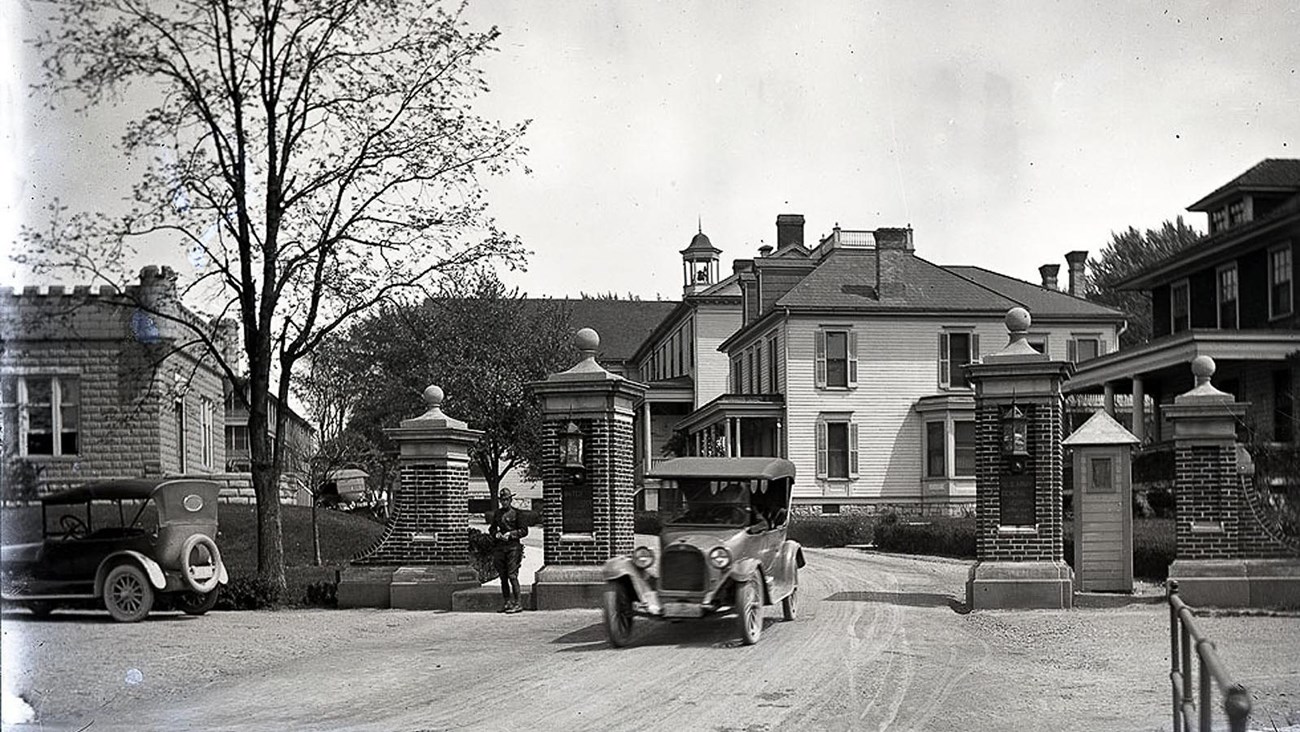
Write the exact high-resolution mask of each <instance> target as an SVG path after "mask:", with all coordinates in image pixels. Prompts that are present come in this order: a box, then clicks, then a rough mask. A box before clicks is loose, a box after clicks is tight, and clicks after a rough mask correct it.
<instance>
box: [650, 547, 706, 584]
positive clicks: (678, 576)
mask: <svg viewBox="0 0 1300 732" xmlns="http://www.w3.org/2000/svg"><path fill="white" fill-rule="evenodd" d="M660 572H661V573H662V575H663V578H662V580H661V582H660V587H662V588H663V589H665V590H680V591H686V592H699V591H701V590H703V589H704V555H703V554H701V553H700V550H698V549H695V548H692V547H681V548H680V549H679V548H675V547H670V548H669V549H668V551H666V552H664V556H663V563H662V566H661V568H660Z"/></svg>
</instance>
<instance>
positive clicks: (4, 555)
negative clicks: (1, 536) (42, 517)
mask: <svg viewBox="0 0 1300 732" xmlns="http://www.w3.org/2000/svg"><path fill="white" fill-rule="evenodd" d="M42 546H44V544H42V543H41V542H39V541H38V542H35V543H33V544H9V545H8V546H3V547H0V563H3V564H9V563H10V562H13V563H20V562H23V563H27V562H34V561H36V558H37V557H38V556H40V553H41V547H42Z"/></svg>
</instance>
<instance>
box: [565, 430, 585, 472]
mask: <svg viewBox="0 0 1300 732" xmlns="http://www.w3.org/2000/svg"><path fill="white" fill-rule="evenodd" d="M584 441H585V438H584V437H583V434H582V430H581V429H579V428H578V425H577V424H576V423H574V422H569V424H568V425H567V426H565V428H564V431H563V432H561V433H560V466H561V467H563V468H564V472H566V473H568V474H569V477H570V478H572V479H573V480H574V481H581V480H582V479H583V478H584V477H586V474H587V465H586V463H585V462H584V461H583V459H582V458H583V447H584V444H583V443H584Z"/></svg>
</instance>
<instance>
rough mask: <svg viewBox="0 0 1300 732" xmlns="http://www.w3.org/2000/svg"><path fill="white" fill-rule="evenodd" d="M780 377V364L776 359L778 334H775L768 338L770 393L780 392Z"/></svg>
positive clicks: (768, 382) (768, 381)
mask: <svg viewBox="0 0 1300 732" xmlns="http://www.w3.org/2000/svg"><path fill="white" fill-rule="evenodd" d="M779 379H780V372H779V371H778V364H777V359H776V336H775V335H773V336H772V337H771V338H768V339H767V384H768V389H767V391H768V393H769V394H780V393H781V385H780V384H779V383H777V382H778V381H779Z"/></svg>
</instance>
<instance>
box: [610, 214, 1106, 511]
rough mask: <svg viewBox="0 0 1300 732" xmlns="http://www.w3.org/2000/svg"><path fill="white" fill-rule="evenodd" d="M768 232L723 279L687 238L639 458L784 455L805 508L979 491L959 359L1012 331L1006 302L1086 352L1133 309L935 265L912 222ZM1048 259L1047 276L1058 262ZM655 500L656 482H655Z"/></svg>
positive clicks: (705, 252) (869, 507) (650, 348)
mask: <svg viewBox="0 0 1300 732" xmlns="http://www.w3.org/2000/svg"><path fill="white" fill-rule="evenodd" d="M776 226H777V237H776V242H777V244H776V246H775V247H762V248H760V250H759V256H758V257H755V258H753V259H739V260H736V261H735V262H734V265H733V268H732V274H731V275H729V276H728V277H726V278H723V279H717V271H718V268H717V256H718V254H719V253H720V250H718V249H716V248H715V247H713V245H712V243H711V242H710V241H709V240H708V238H707V237H706V236H704V234H703V233H702V232H701V233H698V234H696V236H695V238H694V239H693V240H692V242H691V244H690V245H689V246H688V247H687V248H686V249H684V250H682V256H683V264H684V271H685V277H684V280H683V285H684V288H685V293H684V297H683V302H682V304H681V305H679V306H678V307H677V308H676V309H675V310H674V312H673V313H672V314H671V315H670V316H669V318H668V319H666V320H665V321H664V322H663V323H662V324H661V325H660V327H659V328H657V329H655V331H654V333H653V334H652V335H651V337H650V338H649V339H648V340H647V341H646V342H645V343H643V344H642V346H641V348H639V349H638V350H637V356H636V359H637V365H638V373H637V374H635V376H639V378H640V380H641V381H644V382H647V383H648V384H649V390H648V391H647V393H646V398H645V402H644V404H643V405H642V406H641V408H640V410H639V412H638V424H637V445H638V450H637V460H636V462H637V463H638V470H637V474H638V475H639V476H643V475H644V474H645V473H646V472H647V468H649V467H651V466H653V464H654V463H655V462H657V461H658V460H660V459H663V456H664V453H665V452H666V451H671V452H674V453H677V454H682V453H684V454H691V455H720V456H780V457H786V458H788V459H790V460H791V461H793V462H794V463H795V465H796V467H797V469H798V475H799V478H798V479H797V481H796V485H797V488H796V492H795V494H794V502H795V504H796V506H797V507H798V508H799V510H800V511H801V512H803V513H841V512H874V511H878V510H883V509H886V508H892V509H897V510H900V511H904V512H908V513H927V514H943V513H953V512H956V511H960V510H963V509H964V508H968V507H970V506H972V505H973V501H974V496H975V471H974V465H975V459H974V448H975V435H974V424H975V423H974V409H975V405H974V398H973V395H972V391H971V387H970V385H969V383H968V382H967V381H966V379H965V375H964V373H963V366H965V365H966V364H968V363H972V362H975V361H978V360H979V359H980V357H981V356H982V355H983V354H985V353H991V352H993V351H996V350H998V349H1000V348H1001V347H1002V346H1003V345H1005V342H1006V338H1007V332H1006V328H1005V326H1004V323H1003V318H1004V317H1005V315H1006V312H1007V311H1008V310H1009V309H1011V308H1013V307H1024V308H1026V309H1028V310H1029V312H1030V313H1031V314H1032V316H1033V326H1032V329H1031V332H1030V342H1031V343H1032V344H1033V345H1035V347H1037V348H1039V349H1040V350H1042V351H1044V352H1046V353H1047V354H1048V355H1049V356H1051V357H1052V358H1056V359H1063V360H1065V359H1068V360H1073V361H1079V362H1083V361H1086V360H1088V359H1090V358H1095V357H1097V356H1098V355H1100V354H1105V353H1107V352H1109V351H1112V350H1114V349H1115V348H1116V345H1117V342H1118V333H1119V330H1120V328H1121V327H1122V325H1123V315H1122V314H1121V313H1119V312H1117V311H1115V310H1111V309H1109V308H1105V307H1101V306H1099V305H1095V304H1093V303H1090V302H1088V301H1086V300H1084V299H1083V298H1082V297H1080V296H1079V295H1080V294H1081V288H1082V281H1083V273H1082V267H1083V261H1084V259H1085V258H1086V254H1085V253H1083V252H1072V253H1071V254H1070V255H1069V257H1068V258H1069V260H1070V261H1071V266H1072V272H1071V278H1070V280H1071V283H1072V286H1073V293H1071V292H1062V291H1061V290H1059V289H1057V287H1056V285H1055V273H1056V269H1055V266H1049V267H1045V268H1044V270H1043V275H1044V282H1043V284H1031V283H1028V282H1023V281H1021V280H1017V279H1014V278H1011V277H1006V276H1004V275H1001V274H998V273H995V272H991V271H988V270H985V269H981V268H978V267H951V266H940V265H936V264H933V263H931V262H929V261H927V260H925V259H922V258H920V257H918V256H917V255H916V253H915V250H914V246H913V241H912V230H911V229H876V230H874V231H866V230H842V229H840V228H839V227H838V226H837V227H835V229H834V230H833V231H832V232H831V233H830V234H829V235H828V236H826V237H824V238H822V239H821V240H820V241H818V242H817V243H816V245H814V246H811V247H809V246H807V245H806V244H805V243H804V235H803V226H804V219H803V216H800V215H797V214H783V215H781V216H779V217H777V222H776ZM1049 274H1050V277H1049ZM643 483H644V486H645V487H646V489H647V493H646V495H645V496H644V498H643V500H644V502H645V504H646V505H647V506H653V505H654V504H655V502H656V500H655V498H656V497H655V495H654V492H655V490H656V488H657V487H658V486H657V483H656V482H655V481H653V480H644V479H643Z"/></svg>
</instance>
